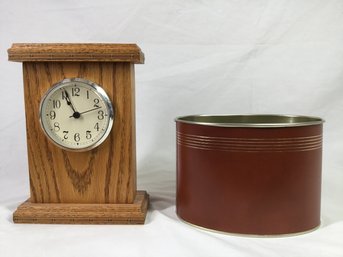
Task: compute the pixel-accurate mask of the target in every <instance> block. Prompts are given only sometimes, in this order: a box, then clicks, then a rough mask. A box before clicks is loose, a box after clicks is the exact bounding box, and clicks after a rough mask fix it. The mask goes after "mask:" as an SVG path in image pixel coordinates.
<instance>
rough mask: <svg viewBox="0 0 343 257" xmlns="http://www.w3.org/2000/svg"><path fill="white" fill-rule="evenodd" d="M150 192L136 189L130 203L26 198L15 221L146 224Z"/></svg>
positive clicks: (16, 213)
mask: <svg viewBox="0 0 343 257" xmlns="http://www.w3.org/2000/svg"><path fill="white" fill-rule="evenodd" d="M148 204H149V195H148V194H147V193H146V192H145V191H137V194H136V197H135V199H134V201H133V203H131V204H68V203H32V202H31V201H29V200H28V201H26V202H24V203H23V204H21V205H20V206H19V207H18V208H17V210H16V211H15V213H14V214H13V221H14V222H15V223H45V224H144V221H145V217H146V213H147V209H148Z"/></svg>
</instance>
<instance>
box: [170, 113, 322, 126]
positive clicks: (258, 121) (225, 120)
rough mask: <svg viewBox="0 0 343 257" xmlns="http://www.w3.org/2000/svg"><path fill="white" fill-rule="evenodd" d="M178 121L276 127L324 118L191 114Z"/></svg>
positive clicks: (317, 120) (314, 122) (319, 122)
mask: <svg viewBox="0 0 343 257" xmlns="http://www.w3.org/2000/svg"><path fill="white" fill-rule="evenodd" d="M175 121H177V122H182V123H190V124H197V125H206V126H215V127H253V128H275V127H298V126H310V125H319V124H322V123H323V122H324V120H323V119H322V118H319V117H311V116H298V115H277V114H257V115H254V114H252V115H190V116H183V117H178V118H176V119H175Z"/></svg>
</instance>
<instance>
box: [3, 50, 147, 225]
mask: <svg viewBox="0 0 343 257" xmlns="http://www.w3.org/2000/svg"><path fill="white" fill-rule="evenodd" d="M8 55H9V60H10V61H17V62H22V63H23V77H24V96H25V113H26V130H27V131H26V133H27V149H28V162H29V176H30V192H31V196H30V198H29V199H28V200H27V201H26V202H24V203H23V204H21V205H20V206H19V207H18V208H17V210H16V211H15V213H14V214H13V220H14V222H16V223H68V224H143V223H144V221H145V217H146V213H147V207H148V194H147V193H146V191H137V189H136V146H135V80H134V64H140V63H144V54H143V53H142V52H141V49H140V48H139V47H138V46H137V45H135V44H13V45H12V47H11V48H10V49H9V50H8ZM75 77H77V78H84V79H87V80H90V81H93V82H95V83H97V84H99V85H101V86H102V87H103V89H104V90H105V91H106V93H107V94H108V96H109V97H110V100H111V102H112V104H113V107H114V111H115V115H114V124H113V128H112V131H111V133H110V135H109V136H108V138H107V139H106V140H105V141H104V142H103V143H102V144H101V145H100V146H99V147H96V148H95V149H92V150H90V151H86V152H71V151H66V150H63V149H61V148H59V147H57V146H56V145H54V144H53V143H51V142H50V141H49V140H48V138H47V137H46V136H45V134H44V132H43V131H42V129H41V127H40V124H39V104H40V101H41V98H42V96H43V95H44V94H45V93H46V91H47V90H48V89H49V88H50V87H51V86H52V85H53V84H55V83H57V82H59V81H61V80H63V79H65V78H75Z"/></svg>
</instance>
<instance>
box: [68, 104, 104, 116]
mask: <svg viewBox="0 0 343 257" xmlns="http://www.w3.org/2000/svg"><path fill="white" fill-rule="evenodd" d="M100 108H101V106H98V107H95V108H93V109H90V110H87V111H84V112H80V113H78V114H79V115H80V114H84V113H87V112H91V111H95V110H98V109H100ZM72 117H74V118H75V113H74V114H73V115H71V116H69V118H72Z"/></svg>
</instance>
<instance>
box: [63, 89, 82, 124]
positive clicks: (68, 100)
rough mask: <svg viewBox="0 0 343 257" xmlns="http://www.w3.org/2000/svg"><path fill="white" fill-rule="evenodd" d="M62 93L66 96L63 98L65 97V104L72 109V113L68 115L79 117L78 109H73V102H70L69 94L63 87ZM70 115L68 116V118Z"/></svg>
mask: <svg viewBox="0 0 343 257" xmlns="http://www.w3.org/2000/svg"><path fill="white" fill-rule="evenodd" d="M64 94H65V96H66V97H65V98H66V101H67V104H68V105H69V106H70V107H71V109H72V110H73V112H74V113H73V115H72V116H70V117H74V118H75V119H78V118H80V113H79V112H78V111H76V109H75V107H74V105H73V103H72V102H71V100H70V97H69V94H68V92H67V90H65V89H64ZM70 117H69V118H70Z"/></svg>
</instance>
